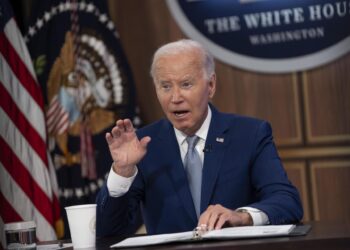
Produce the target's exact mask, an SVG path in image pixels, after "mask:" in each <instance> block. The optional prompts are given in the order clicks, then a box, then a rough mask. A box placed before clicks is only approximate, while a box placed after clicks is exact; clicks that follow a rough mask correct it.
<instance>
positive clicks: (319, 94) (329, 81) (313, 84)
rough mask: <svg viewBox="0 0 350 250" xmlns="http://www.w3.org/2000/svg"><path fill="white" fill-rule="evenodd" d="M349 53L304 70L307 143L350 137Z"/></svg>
mask: <svg viewBox="0 0 350 250" xmlns="http://www.w3.org/2000/svg"><path fill="white" fill-rule="evenodd" d="M349 69H350V54H348V55H347V56H344V57H343V58H341V59H339V60H337V61H335V62H333V63H332V64H328V65H326V66H324V67H321V68H318V69H315V70H312V71H309V72H306V73H304V76H303V88H304V103H305V115H306V132H307V133H306V134H307V141H308V142H309V143H326V144H329V143H348V142H349V141H350V112H349V110H350V72H349Z"/></svg>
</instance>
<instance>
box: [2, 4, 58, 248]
mask: <svg viewBox="0 0 350 250" xmlns="http://www.w3.org/2000/svg"><path fill="white" fill-rule="evenodd" d="M0 10H6V12H4V13H5V15H0V28H1V29H0V95H1V98H0V121H1V126H0V148H1V151H0V231H1V232H3V226H4V224H5V223H9V222H15V221H29V220H34V221H35V223H36V226H37V229H36V233H37V238H38V240H40V241H43V240H54V239H56V233H55V229H54V226H55V223H56V222H57V221H58V219H59V215H60V214H59V204H58V198H57V193H58V192H57V190H58V187H57V180H56V176H55V169H54V168H53V166H52V165H51V161H50V160H49V158H48V153H47V145H46V126H45V115H44V108H43V107H44V101H43V97H42V92H41V88H40V86H39V84H38V83H37V81H36V77H35V74H34V69H33V66H32V62H31V59H30V56H29V53H28V51H27V48H26V44H25V43H24V41H23V38H22V36H21V33H20V31H19V29H18V27H17V25H16V22H15V21H14V19H13V17H12V16H11V14H12V13H11V9H10V7H9V3H8V2H7V1H6V0H0ZM2 240H3V239H2Z"/></svg>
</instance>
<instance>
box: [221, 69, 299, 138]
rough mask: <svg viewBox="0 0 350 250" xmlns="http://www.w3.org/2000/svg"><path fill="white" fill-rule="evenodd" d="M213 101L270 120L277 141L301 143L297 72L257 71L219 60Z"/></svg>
mask: <svg viewBox="0 0 350 250" xmlns="http://www.w3.org/2000/svg"><path fill="white" fill-rule="evenodd" d="M217 74H218V86H217V93H216V97H215V98H214V103H215V104H217V106H218V107H219V108H220V109H221V110H224V111H226V112H233V113H239V114H244V115H249V116H254V117H259V118H262V119H265V120H268V121H270V122H271V124H272V127H273V130H274V136H275V140H276V144H277V145H298V144H299V145H300V144H301V143H302V135H301V121H300V107H299V95H298V93H299V91H298V84H297V81H296V77H295V75H292V74H285V75H272V74H258V73H253V72H246V71H241V70H238V69H234V68H232V67H231V68H228V67H227V65H224V64H221V63H220V64H218V67H217Z"/></svg>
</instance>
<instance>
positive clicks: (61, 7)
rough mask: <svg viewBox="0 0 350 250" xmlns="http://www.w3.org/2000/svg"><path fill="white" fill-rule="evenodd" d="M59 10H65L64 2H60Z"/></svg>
mask: <svg viewBox="0 0 350 250" xmlns="http://www.w3.org/2000/svg"><path fill="white" fill-rule="evenodd" d="M58 10H59V12H63V11H65V5H64V3H60V4H59V5H58Z"/></svg>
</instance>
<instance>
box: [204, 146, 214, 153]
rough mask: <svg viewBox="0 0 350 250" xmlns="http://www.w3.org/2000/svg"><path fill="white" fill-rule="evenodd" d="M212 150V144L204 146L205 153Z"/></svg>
mask: <svg viewBox="0 0 350 250" xmlns="http://www.w3.org/2000/svg"><path fill="white" fill-rule="evenodd" d="M211 150H212V145H211V144H208V145H205V147H204V148H203V152H204V153H209V152H211Z"/></svg>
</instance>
